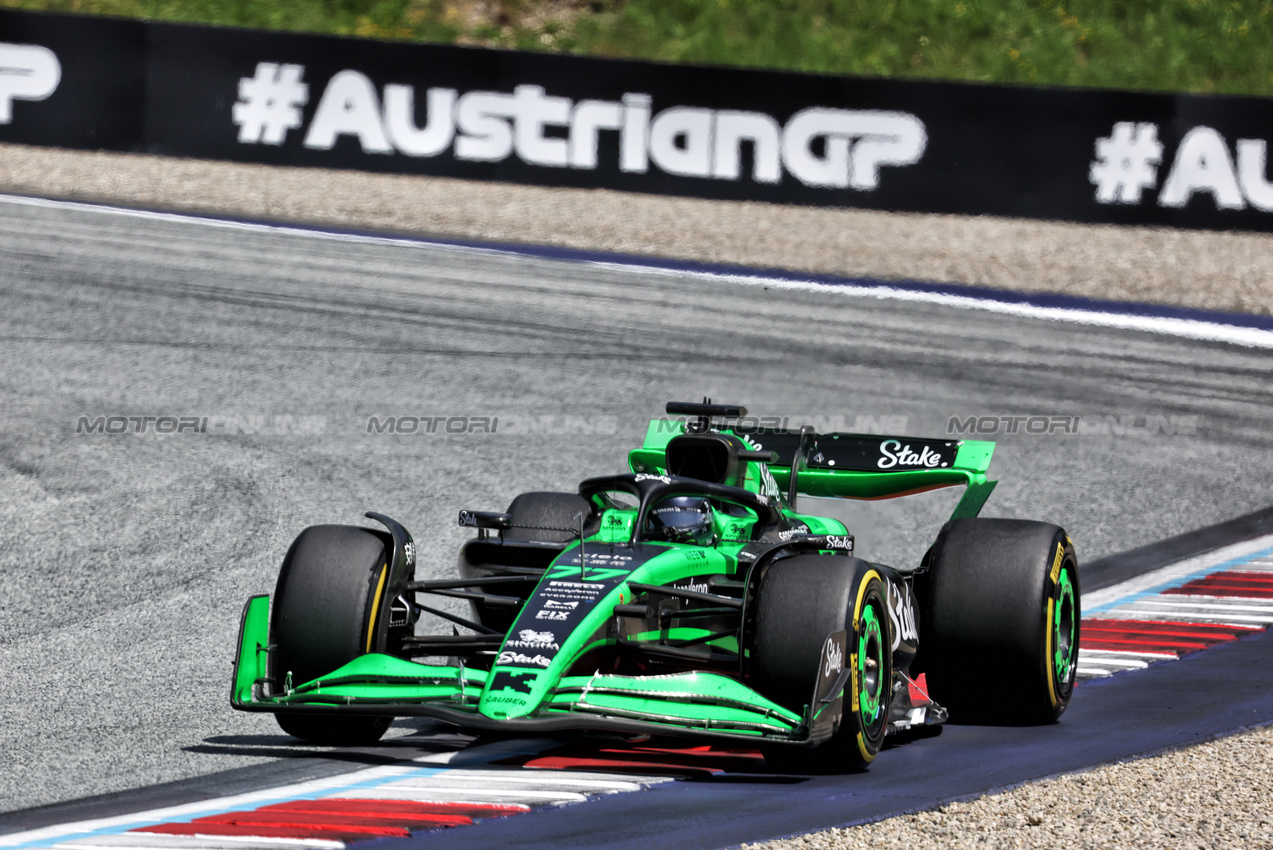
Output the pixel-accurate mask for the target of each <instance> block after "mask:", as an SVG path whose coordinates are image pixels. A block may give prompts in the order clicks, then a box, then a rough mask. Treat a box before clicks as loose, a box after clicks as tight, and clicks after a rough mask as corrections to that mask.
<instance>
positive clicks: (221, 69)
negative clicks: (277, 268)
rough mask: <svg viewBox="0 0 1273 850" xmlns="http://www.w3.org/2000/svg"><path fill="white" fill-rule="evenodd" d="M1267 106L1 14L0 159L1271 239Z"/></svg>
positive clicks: (1270, 119) (1271, 109)
mask: <svg viewBox="0 0 1273 850" xmlns="http://www.w3.org/2000/svg"><path fill="white" fill-rule="evenodd" d="M1271 128H1273V99H1268V98H1243V97H1221V96H1201V95H1184V94H1154V93H1132V92H1120V91H1103V90H1065V89H1046V88H1037V87H1036V88H1027V87H1016V86H997V85H980V84H959V83H940V82H919V81H904V80H885V79H870V78H855V77H838V76H822V75H812V74H793V73H779V72H771V71H757V70H747V69H731V68H706V67H694V66H673V65H661V64H655V63H649V62H632V61H616V60H606V59H592V58H584V57H576V56H560V55H552V54H539V53H518V52H511V51H500V50H486V49H480V48H466V47H453V46H443V45H420V44H403V43H386V42H378V41H370V40H361V39H351V38H333V37H325V36H312V35H300V34H293V33H279V32H263V31H254V30H241V29H228V28H216V27H202V26H186V25H177V24H162V23H146V22H140V21H132V20H121V19H111V18H92V17H80V16H66V15H54V14H44V13H34V12H23V11H16V10H0V142H14V143H23V144H32V145H52V146H57V147H65V148H82V149H98V150H112V151H137V152H149V153H157V154H165V155H171V156H182V157H198V158H207V159H219V160H231V161H239V162H256V163H267V164H273V165H291V166H311V167H319V168H348V169H360V170H364V171H377V172H398V173H406V174H429V175H438V176H449V177H461V178H465V179H474V180H500V181H508V182H516V183H529V184H539V185H551V186H576V187H601V188H609V189H619V190H625V191H635V192H648V193H655V194H666V195H683V196H696V197H704V198H719V199H734V200H756V201H770V202H777V203H791V204H809V205H822V206H839V207H859V208H866V209H883V210H895V211H905V212H925V213H958V214H974V215H976V214H992V215H1006V216H1021V217H1029V218H1045V219H1062V220H1070V221H1079V222H1110V223H1123V224H1162V225H1171V226H1178V227H1195V228H1218V229H1242V230H1260V231H1268V230H1273V181H1270V179H1269V171H1268V144H1267V142H1268V139H1269V137H1270V135H1273V129H1271Z"/></svg>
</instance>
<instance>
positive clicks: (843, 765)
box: [750, 555, 893, 773]
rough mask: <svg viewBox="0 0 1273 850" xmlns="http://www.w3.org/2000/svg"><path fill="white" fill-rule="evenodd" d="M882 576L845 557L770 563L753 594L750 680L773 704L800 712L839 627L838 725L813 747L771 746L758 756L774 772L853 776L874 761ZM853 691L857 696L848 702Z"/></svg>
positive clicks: (879, 716) (887, 665) (882, 701)
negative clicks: (843, 637) (844, 646)
mask: <svg viewBox="0 0 1273 850" xmlns="http://www.w3.org/2000/svg"><path fill="white" fill-rule="evenodd" d="M885 593H886V591H885V587H884V577H883V576H882V575H881V573H880V571H879V570H878V569H876V568H875V567H873V566H872V565H871V564H868V563H867V562H866V561H862V560H859V559H857V558H852V557H837V556H828V555H797V556H795V557H792V558H787V559H785V560H782V561H778V562H777V563H775V564H773V565H772V566H771V567H770V568H769V570H768V572H767V573H765V575H764V577H763V578H762V579H761V581H760V584H759V587H758V589H757V594H756V609H755V626H754V635H755V639H754V642H753V645H752V650H751V674H750V683H751V685H752V687H753V688H755V689H756V690H757V691H759V692H760V693H761V694H763V695H765V696H766V697H768V698H769V699H771V700H773V701H774V702H776V703H778V704H779V705H782V706H783V707H785V708H789V709H791V710H792V711H796V712H803V711H804V710H805V707H806V706H807V705H809V703H810V702H811V701H812V699H813V695H814V688H815V686H816V683H817V681H818V677H819V669H818V665H819V662H820V661H821V658H822V648H823V646H824V644H825V643H826V639H827V635H829V634H831V633H833V632H838V631H845V632H847V636H848V652H849V655H850V656H855V655H856V659H853V658H851V657H850V658H846V659H845V661H844V663H845V665H846V666H849V667H850V669H851V670H852V671H853V673H852V674H851V676H850V679H849V682H848V683H847V684H846V686H845V689H844V714H843V717H842V719H841V722H840V726H839V729H838V730H837V731H836V733H835V735H834V736H833V737H832V738H831V739H830V740H829V741H827V742H825V743H823V744H822V745H820V746H818V747H816V748H813V749H802V748H799V747H785V746H781V745H777V744H772V745H768V746H764V747H762V751H763V752H764V754H765V760H766V761H768V762H769V763H770V765H771V766H772V767H774V768H775V769H777V770H781V771H790V772H799V773H857V772H861V771H863V770H866V768H867V767H868V766H869V765H870V764H871V762H872V761H874V759H875V756H876V754H877V753H878V752H879V751H880V747H881V746H882V745H883V743H884V734H885V732H886V731H887V728H888V708H889V699H890V697H891V694H892V681H893V667H892V660H893V657H892V640H891V638H890V636H889V625H888V624H889V619H888V608H887V605H886V602H885ZM854 695H856V699H854Z"/></svg>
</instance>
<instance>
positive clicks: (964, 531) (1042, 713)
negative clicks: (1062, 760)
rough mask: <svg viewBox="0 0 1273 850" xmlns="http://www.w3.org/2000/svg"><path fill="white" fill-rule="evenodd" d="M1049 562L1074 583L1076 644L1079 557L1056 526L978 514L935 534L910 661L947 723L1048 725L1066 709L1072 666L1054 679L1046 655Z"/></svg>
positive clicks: (1052, 586)
mask: <svg viewBox="0 0 1273 850" xmlns="http://www.w3.org/2000/svg"><path fill="white" fill-rule="evenodd" d="M1058 553H1059V554H1058ZM1058 557H1059V558H1060V563H1059V566H1058V565H1057V559H1058ZM1054 566H1057V567H1058V569H1059V570H1065V571H1067V572H1068V574H1069V577H1070V580H1071V582H1072V584H1073V588H1074V611H1073V614H1074V621H1075V645H1076V646H1077V641H1078V628H1079V625H1078V624H1079V619H1080V617H1081V612H1080V610H1079V604H1080V603H1079V588H1078V568H1077V559H1076V558H1075V555H1074V547H1073V544H1072V543H1071V542H1070V540H1069V538H1068V537H1067V536H1066V534H1065V532H1064V530H1062V529H1061V528H1059V527H1058V526H1055V525H1051V524H1049V523H1043V522H1033V521H1029V520H1008V519H980V518H978V519H962V520H954V521H952V522H949V523H947V524H946V526H945V527H944V528H943V529H942V531H941V533H940V534H939V535H938V538H937V542H936V544H935V545H934V547H933V551H932V555H931V558H930V559H929V571H928V573H927V575H926V576H924V580H923V581H922V582H921V583H920V585H919V586H920V588H921V599H920V602H921V608H922V616H921V618H920V623H921V634H920V653H921V658H920V663H919V665H917V666H922V669H923V670H924V671H925V673H926V674H927V681H928V688H929V693H930V694H931V696H932V697H933V699H935V700H936V701H937V702H938V703H940V704H942V705H944V706H946V707H947V708H949V709H950V717H951V720H952V721H954V722H970V723H1005V724H1014V725H1015V724H1032V723H1051V722H1055V721H1056V720H1057V719H1058V718H1060V716H1061V714H1062V713H1063V712H1064V711H1065V708H1066V706H1067V705H1068V704H1069V699H1070V696H1071V694H1072V692H1073V686H1074V675H1073V671H1072V670H1071V672H1070V674H1069V676H1068V677H1067V679H1066V681H1060V680H1059V679H1058V677H1057V676H1056V674H1055V666H1054V664H1053V660H1052V657H1051V649H1052V646H1051V644H1052V627H1051V625H1052V624H1051V622H1050V621H1049V619H1048V613H1049V608H1048V601H1049V599H1055V596H1056V590H1057V583H1056V582H1054V581H1053V579H1052V572H1053V568H1054ZM1075 658H1077V653H1076V654H1075Z"/></svg>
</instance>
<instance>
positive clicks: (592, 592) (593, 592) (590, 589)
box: [538, 569, 604, 602]
mask: <svg viewBox="0 0 1273 850" xmlns="http://www.w3.org/2000/svg"><path fill="white" fill-rule="evenodd" d="M567 572H568V573H569V574H570V575H575V574H576V572H577V570H574V569H571V570H567ZM603 590H604V588H603V587H601V586H599V585H595V584H584V583H583V582H578V581H560V580H555V579H554V580H552V581H549V582H548V585H547V586H546V587H545V588H544V589H543V590H541V591H540V592H539V594H538V595H539V596H542V597H545V598H547V599H565V600H574V601H579V602H596V601H597V599H598V597H600V596H601V593H602V591H603Z"/></svg>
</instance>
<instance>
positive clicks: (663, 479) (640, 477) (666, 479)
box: [636, 472, 672, 484]
mask: <svg viewBox="0 0 1273 850" xmlns="http://www.w3.org/2000/svg"><path fill="white" fill-rule="evenodd" d="M636 480H637V481H661V482H662V483H664V484H671V483H672V479H671V477H670V476H667V475H650V474H649V473H644V472H643V473H641V474H639V475H637V477H636Z"/></svg>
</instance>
